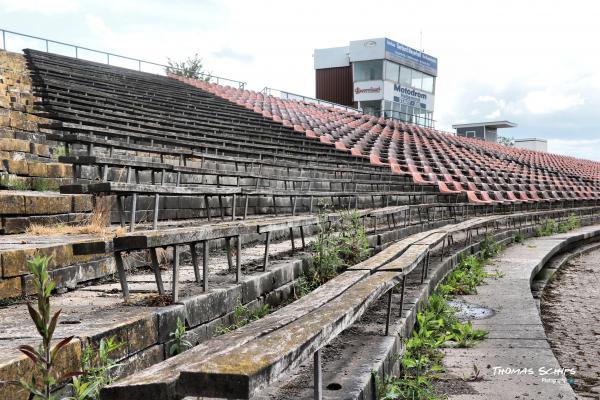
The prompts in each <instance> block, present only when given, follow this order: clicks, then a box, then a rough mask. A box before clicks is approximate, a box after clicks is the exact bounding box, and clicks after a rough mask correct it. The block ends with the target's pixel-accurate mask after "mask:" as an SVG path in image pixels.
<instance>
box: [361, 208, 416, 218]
mask: <svg viewBox="0 0 600 400" xmlns="http://www.w3.org/2000/svg"><path fill="white" fill-rule="evenodd" d="M409 209H410V207H409V206H394V207H383V208H377V209H375V210H371V211H370V212H369V217H382V216H384V215H390V214H396V213H399V212H403V211H407V210H409Z"/></svg>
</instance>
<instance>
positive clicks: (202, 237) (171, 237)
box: [112, 215, 318, 302]
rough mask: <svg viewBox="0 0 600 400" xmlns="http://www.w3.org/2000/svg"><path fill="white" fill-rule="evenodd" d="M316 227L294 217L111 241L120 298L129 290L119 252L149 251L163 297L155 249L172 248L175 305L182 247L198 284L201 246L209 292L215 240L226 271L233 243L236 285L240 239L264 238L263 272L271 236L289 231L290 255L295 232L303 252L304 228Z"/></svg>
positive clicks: (311, 218) (305, 218) (149, 233)
mask: <svg viewBox="0 0 600 400" xmlns="http://www.w3.org/2000/svg"><path fill="white" fill-rule="evenodd" d="M316 223H318V218H317V217H315V216H310V215H309V216H296V217H282V218H257V219H251V220H246V221H232V222H222V223H217V224H211V225H204V226H193V227H184V228H170V229H161V230H153V231H142V232H132V233H129V234H125V235H122V236H118V237H115V238H114V239H113V245H112V249H113V252H114V256H115V261H116V264H117V271H118V273H119V280H120V282H121V289H122V291H123V296H124V297H128V296H129V289H128V285H127V278H126V268H125V265H124V261H123V257H122V254H121V253H122V252H129V251H137V250H146V249H147V250H148V251H149V252H150V258H151V261H152V268H153V270H154V275H155V280H156V284H157V287H158V292H159V294H161V295H162V294H164V287H163V283H162V278H161V275H160V269H159V265H158V256H157V250H156V249H157V248H168V247H173V283H172V284H173V287H172V295H173V301H174V302H176V301H177V300H178V297H179V278H178V277H179V254H180V248H181V246H189V247H190V254H191V257H192V265H193V268H194V276H195V279H196V282H198V283H200V281H201V275H200V270H199V262H198V251H197V247H198V244H202V267H203V268H202V270H203V273H202V283H203V290H204V291H206V290H208V260H209V253H208V250H209V247H208V242H209V241H210V240H214V239H224V240H225V248H226V254H227V262H228V265H229V268H232V267H233V261H232V257H231V239H232V238H233V239H235V241H236V245H237V248H236V282H239V279H240V277H241V249H242V236H243V235H248V234H252V233H259V234H263V233H264V234H265V235H266V239H265V252H264V258H263V270H266V269H267V266H268V264H269V246H270V242H271V235H272V232H275V231H281V230H289V232H290V238H291V241H292V251H294V250H295V247H294V246H295V244H294V231H293V230H294V228H300V234H301V237H302V248H303V249H304V247H305V243H304V227H305V226H311V225H315V224H316Z"/></svg>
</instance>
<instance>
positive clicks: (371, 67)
mask: <svg viewBox="0 0 600 400" xmlns="http://www.w3.org/2000/svg"><path fill="white" fill-rule="evenodd" d="M353 70H354V81H355V82H358V81H375V80H381V79H383V60H370V61H358V62H355V63H353Z"/></svg>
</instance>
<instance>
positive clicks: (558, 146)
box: [548, 139, 600, 161]
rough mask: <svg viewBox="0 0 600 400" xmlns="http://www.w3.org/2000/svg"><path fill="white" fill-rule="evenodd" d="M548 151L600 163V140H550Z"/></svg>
mask: <svg viewBox="0 0 600 400" xmlns="http://www.w3.org/2000/svg"><path fill="white" fill-rule="evenodd" d="M548 151H549V152H551V153H558V154H564V155H569V156H572V157H577V158H585V159H589V160H597V161H600V139H573V140H570V139H548Z"/></svg>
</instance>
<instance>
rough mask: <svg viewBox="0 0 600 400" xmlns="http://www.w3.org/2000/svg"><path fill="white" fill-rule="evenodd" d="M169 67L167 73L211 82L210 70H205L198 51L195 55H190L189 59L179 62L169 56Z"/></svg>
mask: <svg viewBox="0 0 600 400" xmlns="http://www.w3.org/2000/svg"><path fill="white" fill-rule="evenodd" d="M167 60H168V61H167V63H168V64H169V66H168V67H166V68H165V72H166V73H167V74H175V75H179V76H183V77H186V78H192V79H200V80H203V81H205V82H209V81H210V78H211V77H212V76H211V73H210V72H207V71H205V70H204V68H203V65H202V59H201V58H200V57H198V53H196V54H194V57H188V59H187V60H185V61H181V62H177V61H172V60H171V59H170V58H167Z"/></svg>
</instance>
